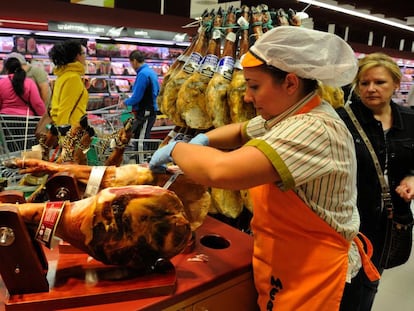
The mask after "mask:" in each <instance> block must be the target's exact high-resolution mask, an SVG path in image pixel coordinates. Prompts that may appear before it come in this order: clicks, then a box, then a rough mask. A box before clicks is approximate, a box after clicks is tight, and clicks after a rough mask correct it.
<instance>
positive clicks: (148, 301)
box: [0, 217, 257, 311]
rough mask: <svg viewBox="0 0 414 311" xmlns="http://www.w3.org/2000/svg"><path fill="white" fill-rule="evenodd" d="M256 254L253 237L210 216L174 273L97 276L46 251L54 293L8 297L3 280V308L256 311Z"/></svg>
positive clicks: (64, 249)
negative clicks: (254, 262) (113, 276)
mask: <svg viewBox="0 0 414 311" xmlns="http://www.w3.org/2000/svg"><path fill="white" fill-rule="evenodd" d="M0 247H1V246H0ZM252 251H253V240H252V237H251V236H250V235H248V234H246V233H244V232H241V231H240V230H237V229H235V228H233V227H231V226H229V225H226V224H224V223H223V222H221V221H218V220H216V219H214V218H212V217H207V218H206V220H205V221H204V223H203V225H202V226H201V227H199V228H198V229H197V230H196V232H195V239H194V244H193V245H192V247H189V248H188V249H187V250H186V251H185V252H184V253H182V254H179V255H177V256H175V257H174V258H172V260H171V263H172V264H173V267H174V268H173V269H172V270H169V271H168V272H164V273H161V274H159V273H155V274H154V275H151V274H150V275H143V276H136V277H133V278H126V279H117V280H116V279H111V278H109V279H108V278H103V277H102V278H101V279H99V278H97V277H96V276H97V275H103V274H102V272H100V271H103V270H102V268H103V267H102V265H100V264H99V263H97V262H95V261H93V260H92V261H91V260H90V258H88V256H87V255H85V254H83V253H80V252H78V251H77V250H76V249H73V248H71V246H69V245H60V246H59V247H55V248H53V249H52V250H48V249H45V254H46V258H47V260H48V272H47V280H48V283H49V291H47V292H40V293H26V294H14V295H9V294H8V291H7V288H6V286H5V284H4V283H3V282H2V281H1V282H0V291H1V292H0V297H1V301H2V304H1V305H0V310H1V311H29V310H30V311H33V310H42V311H51V310H59V311H77V310H82V311H98V310H122V311H133V310H134V311H135V310H154V311H155V310H157V311H158V310H170V311H172V310H185V311H188V310H226V309H228V310H252V311H254V310H257V306H256V291H255V288H254V285H253V277H252V268H251V258H252ZM105 271H106V272H105V273H106V274H105V275H107V276H108V275H113V274H111V273H113V272H110V271H107V270H105Z"/></svg>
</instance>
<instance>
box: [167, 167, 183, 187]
mask: <svg viewBox="0 0 414 311" xmlns="http://www.w3.org/2000/svg"><path fill="white" fill-rule="evenodd" d="M182 173H183V172H182V171H177V172H175V173H174V174H172V175H171V177H170V178H169V179H168V180H167V182H166V183H165V184H164V186H163V188H164V189H168V188H170V186H171V185H172V184H173V183H174V182H175V181H176V180H177V178H178V176H180V175H181V174H182Z"/></svg>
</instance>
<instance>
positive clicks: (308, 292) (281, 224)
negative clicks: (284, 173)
mask: <svg viewBox="0 0 414 311" xmlns="http://www.w3.org/2000/svg"><path fill="white" fill-rule="evenodd" d="M250 193H251V197H252V200H253V205H254V216H253V219H252V230H253V234H254V241H255V243H254V254H253V271H254V280H255V285H256V289H257V291H258V294H259V297H258V304H259V306H260V309H261V310H276V311H300V310H304V311H313V310H314V311H335V310H338V309H339V306H340V303H341V298H342V294H343V290H344V286H345V280H346V274H347V268H348V249H349V247H350V242H348V241H347V240H346V239H345V238H344V237H343V236H342V235H340V234H339V233H338V232H336V231H335V230H334V229H333V228H332V227H330V226H329V225H328V224H327V223H326V222H325V221H323V220H322V219H321V218H320V217H319V216H318V215H316V214H315V213H314V212H313V211H312V210H311V209H310V208H309V207H308V206H307V205H306V204H305V203H304V202H303V201H302V200H301V199H300V198H299V197H298V196H297V195H296V194H295V193H294V192H293V191H291V190H290V191H286V192H282V191H281V190H280V189H279V188H278V187H276V186H275V185H273V184H266V185H261V186H257V187H254V188H252V189H250ZM360 252H361V249H360ZM365 257H366V255H365ZM367 260H368V261H369V259H367V258H365V262H366V261H367ZM363 262H364V260H363ZM369 263H370V261H369ZM369 268H373V266H372V265H371V266H369ZM374 269H375V268H374ZM368 270H369V269H368ZM375 271H376V270H375ZM375 271H373V273H374V274H375ZM377 275H378V276H379V274H378V273H377Z"/></svg>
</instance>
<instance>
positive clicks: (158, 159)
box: [149, 141, 178, 170]
mask: <svg viewBox="0 0 414 311" xmlns="http://www.w3.org/2000/svg"><path fill="white" fill-rule="evenodd" d="M177 142H178V141H170V142H169V143H168V144H167V145H166V146H163V147H161V148H160V149H158V150H157V151H155V152H154V154H153V155H152V157H151V160H150V163H149V167H150V169H151V170H154V169H156V168H157V167H159V166H164V165H165V164H167V163H169V162H172V161H173V159H172V158H171V152H172V151H173V149H174V147H175V145H176V144H177Z"/></svg>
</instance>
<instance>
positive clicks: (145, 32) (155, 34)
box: [127, 28, 188, 42]
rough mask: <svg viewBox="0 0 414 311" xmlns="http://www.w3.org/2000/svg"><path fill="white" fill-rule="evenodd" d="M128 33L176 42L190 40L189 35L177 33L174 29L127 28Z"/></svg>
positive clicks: (132, 36)
mask: <svg viewBox="0 0 414 311" xmlns="http://www.w3.org/2000/svg"><path fill="white" fill-rule="evenodd" d="M127 35H128V37H131V38H143V39H157V40H171V41H175V42H185V41H188V36H187V34H186V33H177V32H172V31H160V30H152V29H136V28H127Z"/></svg>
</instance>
